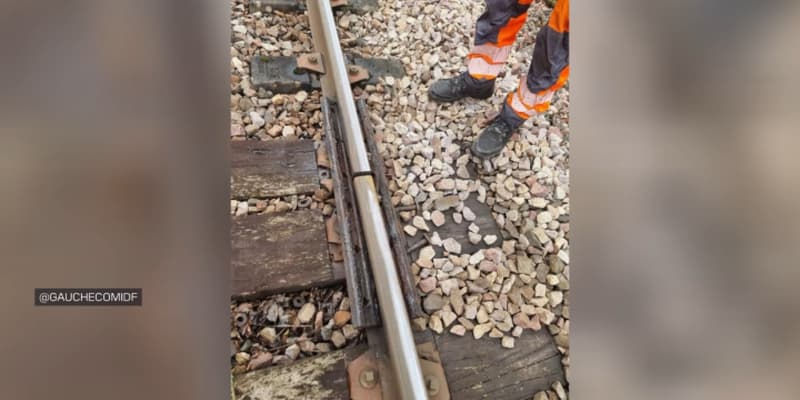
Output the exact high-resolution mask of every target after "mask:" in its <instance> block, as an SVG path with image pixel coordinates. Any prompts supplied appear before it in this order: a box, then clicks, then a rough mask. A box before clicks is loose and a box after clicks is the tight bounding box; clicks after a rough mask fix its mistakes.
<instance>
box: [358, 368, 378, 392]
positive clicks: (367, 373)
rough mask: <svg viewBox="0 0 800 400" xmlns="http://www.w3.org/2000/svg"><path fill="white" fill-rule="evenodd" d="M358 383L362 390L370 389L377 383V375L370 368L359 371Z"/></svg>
mask: <svg viewBox="0 0 800 400" xmlns="http://www.w3.org/2000/svg"><path fill="white" fill-rule="evenodd" d="M358 382H359V383H360V384H361V387H363V388H367V389H369V388H372V387H374V386H375V384H376V383H377V382H378V373H377V372H376V371H375V370H374V369H372V368H367V369H365V370H363V371H361V374H360V375H359V377H358Z"/></svg>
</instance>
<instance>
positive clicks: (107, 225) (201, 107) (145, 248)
mask: <svg viewBox="0 0 800 400" xmlns="http://www.w3.org/2000/svg"><path fill="white" fill-rule="evenodd" d="M0 7H2V11H0V21H1V22H0V31H1V32H2V34H0V43H2V44H1V45H0V47H2V50H3V51H2V62H1V63H0V65H2V67H0V70H2V73H0V316H2V317H1V318H2V319H0V355H1V356H0V398H2V399H19V400H22V399H46V398H53V397H58V398H61V399H68V400H69V399H101V398H109V397H113V398H119V399H203V398H209V399H210V398H215V399H222V398H225V396H229V392H228V384H229V373H228V371H227V370H228V368H227V365H228V361H227V360H228V356H229V349H228V348H227V347H228V344H227V335H228V330H227V319H228V296H229V290H228V282H229V278H228V253H227V252H228V247H229V238H228V237H229V235H228V232H229V230H228V220H229V217H228V210H227V207H228V204H227V203H228V193H227V192H228V186H229V178H228V175H229V174H228V160H227V149H228V135H229V131H230V127H229V123H228V118H229V111H228V103H229V101H228V96H229V94H228V92H229V87H228V80H229V74H228V67H229V63H230V60H229V45H228V44H227V43H228V42H229V40H228V39H229V35H230V33H229V22H228V13H229V9H230V7H229V6H228V5H227V4H225V3H224V2H210V1H205V2H196V1H168V2H161V1H138V2H116V1H79V2H3V3H2V4H0ZM35 287H135V288H142V289H143V305H142V306H141V307H34V306H33V297H32V296H33V295H32V293H33V288H35Z"/></svg>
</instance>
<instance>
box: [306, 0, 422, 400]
mask: <svg viewBox="0 0 800 400" xmlns="http://www.w3.org/2000/svg"><path fill="white" fill-rule="evenodd" d="M307 5H308V16H309V23H310V24H311V34H312V40H313V42H314V47H315V50H316V51H318V52H319V53H320V54H322V57H323V64H324V67H325V74H324V75H323V76H322V78H321V79H322V82H321V83H322V90H323V94H324V95H325V97H327V98H330V99H333V100H335V101H336V103H337V104H338V107H339V115H340V118H341V121H342V127H343V131H344V132H343V133H344V135H343V137H344V139H345V140H344V141H345V148H346V152H347V158H348V161H349V164H350V169H351V175H352V176H354V178H353V191H354V193H355V195H356V203H357V205H358V214H359V217H360V223H361V227H362V231H363V233H364V238H365V240H366V243H367V252H368V254H369V260H370V265H371V269H372V274H373V278H374V280H375V287H376V291H377V295H378V303H379V305H380V311H381V318H382V321H383V329H384V333H385V334H386V342H387V346H388V349H389V356H390V359H391V360H390V362H391V366H392V370H393V371H394V373H395V378H396V382H397V385H396V387H398V388H399V391H400V393H399V395H400V398H401V399H403V400H427V399H428V392H427V388H426V385H425V380H424V378H423V373H422V367H421V365H420V361H419V356H418V355H417V349H416V344H415V343H414V335H413V332H412V330H411V323H410V321H409V317H408V312H407V310H406V307H405V301H404V297H403V291H402V289H401V287H400V279H399V277H398V276H397V266H396V265H395V262H394V256H393V254H392V248H391V244H390V241H389V235H388V233H387V232H386V222H385V221H384V218H383V212H382V210H381V206H380V203H379V202H378V193H377V190H376V189H375V182H374V179H373V177H372V170H371V168H370V164H369V157H368V155H367V149H366V144H365V142H364V133H363V131H362V130H361V124H360V122H359V118H358V112H357V110H356V103H355V100H354V98H353V93H352V91H351V87H350V79H349V78H348V74H347V67H346V65H345V58H344V54H343V53H342V48H341V47H340V45H339V35H338V33H337V32H336V23H335V20H334V18H333V11H332V9H331V4H330V1H328V0H308V1H307Z"/></svg>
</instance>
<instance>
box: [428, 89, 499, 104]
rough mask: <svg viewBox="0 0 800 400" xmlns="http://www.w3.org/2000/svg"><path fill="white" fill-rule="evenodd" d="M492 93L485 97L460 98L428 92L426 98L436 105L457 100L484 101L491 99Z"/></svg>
mask: <svg viewBox="0 0 800 400" xmlns="http://www.w3.org/2000/svg"><path fill="white" fill-rule="evenodd" d="M492 94H493V93H489V94H488V95H486V96H477V97H476V96H462V97H442V96H439V95H437V94H435V93H433V92H428V98H429V99H431V100H433V101H435V102H437V103H454V102H456V101H459V100H463V99H476V100H486V99H488V98H491V97H492Z"/></svg>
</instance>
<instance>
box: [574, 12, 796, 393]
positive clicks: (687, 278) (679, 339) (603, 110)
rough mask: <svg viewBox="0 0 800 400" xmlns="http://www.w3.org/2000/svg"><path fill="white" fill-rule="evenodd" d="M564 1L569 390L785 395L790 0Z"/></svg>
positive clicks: (791, 314) (790, 373)
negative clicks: (568, 30)
mask: <svg viewBox="0 0 800 400" xmlns="http://www.w3.org/2000/svg"><path fill="white" fill-rule="evenodd" d="M571 11H572V16H571V17H572V36H571V40H572V55H571V57H572V60H571V62H572V64H573V66H574V67H573V71H574V72H573V77H572V82H571V87H572V88H573V91H572V98H571V100H572V104H571V105H570V106H571V108H570V110H571V114H570V118H571V121H570V122H571V125H572V128H573V129H572V132H573V134H572V137H571V139H572V143H571V149H572V154H571V157H570V160H571V162H572V164H571V174H572V181H571V182H572V188H571V192H572V195H573V196H572V197H573V204H572V213H573V215H572V221H573V224H572V228H573V231H572V233H573V234H574V235H573V237H572V241H571V243H570V248H571V249H572V254H571V259H572V263H573V270H572V280H573V281H574V285H573V290H572V291H571V293H572V296H573V298H572V307H571V309H572V317H573V319H574V321H573V323H574V324H573V329H572V336H571V350H572V357H571V358H572V359H571V365H572V368H573V371H572V376H571V377H570V381H571V387H570V389H571V394H572V396H573V398H575V399H601V398H602V399H662V398H663V399H675V398H680V399H711V398H714V399H717V398H719V399H797V398H800V382H798V380H797V379H796V377H798V376H800V313H798V311H797V310H798V306H800V291H798V290H797V289H796V285H797V284H798V283H800V268H798V267H800V261H798V260H800V223H798V222H800V218H799V217H800V213H798V211H797V209H796V206H797V204H800V196H799V195H800V159H798V158H797V156H796V152H797V149H798V148H800V146H799V145H800V137H799V136H798V133H800V131H798V128H797V126H798V125H797V124H798V122H800V113H798V112H797V105H798V104H800V96H798V93H800V92H799V91H798V86H799V85H798V83H800V79H798V75H797V71H800V54H798V52H797V45H796V43H795V42H796V40H797V38H798V37H800V24H798V22H800V3H797V2H788V1H785V2H778V1H767V2H752V1H672V2H651V3H647V4H644V3H641V2H634V1H628V0H613V1H605V2H575V4H573V7H572V10H571Z"/></svg>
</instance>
